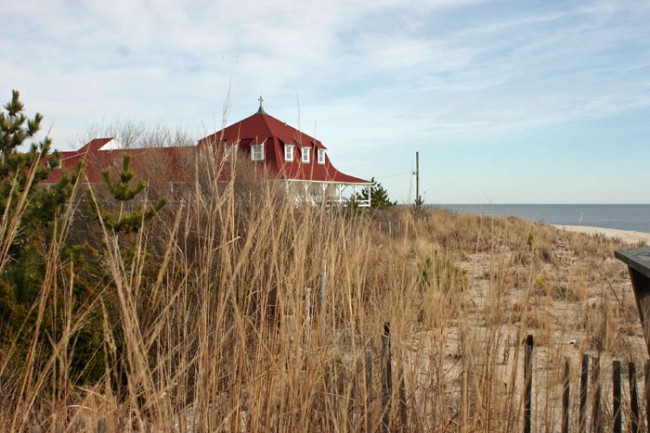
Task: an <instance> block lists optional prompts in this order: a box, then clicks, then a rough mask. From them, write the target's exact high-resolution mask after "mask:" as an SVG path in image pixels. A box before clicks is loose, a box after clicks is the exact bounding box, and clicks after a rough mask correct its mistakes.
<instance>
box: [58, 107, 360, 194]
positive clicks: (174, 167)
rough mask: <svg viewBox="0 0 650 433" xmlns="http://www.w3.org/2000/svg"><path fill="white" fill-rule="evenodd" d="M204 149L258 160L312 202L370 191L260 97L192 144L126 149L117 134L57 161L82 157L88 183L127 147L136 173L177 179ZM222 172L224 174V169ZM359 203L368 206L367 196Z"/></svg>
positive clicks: (187, 178) (187, 176)
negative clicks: (241, 115)
mask: <svg viewBox="0 0 650 433" xmlns="http://www.w3.org/2000/svg"><path fill="white" fill-rule="evenodd" d="M203 150H216V151H217V152H215V154H217V155H221V157H222V158H225V159H232V157H233V156H235V155H237V157H238V158H247V159H249V160H250V161H251V162H252V163H253V164H259V165H260V169H261V170H260V171H262V172H263V173H264V175H265V177H266V178H268V179H269V180H272V181H281V182H284V183H285V184H286V187H287V190H288V191H290V192H291V193H292V194H295V195H296V196H297V197H303V198H306V199H308V200H309V201H312V202H319V201H321V200H327V201H328V202H330V203H338V204H346V203H347V202H348V201H349V198H350V197H352V196H356V197H358V196H359V194H360V193H361V192H362V191H363V190H365V191H367V196H368V197H370V185H371V182H370V181H367V180H364V179H360V178H357V177H354V176H350V175H347V174H345V173H342V172H340V171H338V170H337V169H336V168H334V166H333V165H332V162H331V160H330V158H329V155H328V154H327V148H326V147H325V146H324V145H323V144H322V143H321V142H320V141H319V140H317V139H315V138H313V137H311V136H309V135H307V134H304V133H302V132H300V131H298V130H297V129H295V128H292V127H291V126H288V125H287V124H286V123H284V122H281V121H280V120H278V119H276V118H274V117H273V116H270V115H268V114H267V113H266V112H265V111H264V108H263V107H262V99H261V98H260V108H259V110H258V111H257V113H255V114H253V115H252V116H250V117H247V118H246V119H244V120H241V121H239V122H237V123H234V124H232V125H230V126H228V127H226V128H225V129H223V130H221V131H217V132H215V133H214V134H211V135H208V136H207V137H204V138H202V139H200V140H199V142H198V145H197V146H196V147H195V146H189V147H188V146H185V147H155V148H129V149H124V148H122V147H121V146H120V144H119V143H118V142H117V141H116V140H115V139H112V138H98V139H94V140H92V141H90V142H89V143H87V144H86V145H85V146H83V147H82V148H81V149H79V150H77V151H73V152H61V165H62V169H70V168H73V167H75V166H76V165H77V164H78V162H79V161H81V160H83V161H85V164H86V177H87V179H88V183H91V184H97V183H103V178H102V176H101V172H102V171H103V170H105V169H106V168H110V167H115V168H117V169H119V167H121V163H122V157H123V155H124V154H126V153H128V154H129V155H131V161H132V164H131V166H132V168H133V169H134V170H135V171H136V173H138V175H139V176H140V177H142V178H145V179H148V178H150V177H157V178H161V176H162V177H164V178H166V179H167V181H168V182H169V183H174V184H178V183H184V182H191V181H192V180H193V177H192V176H194V160H195V158H196V157H197V156H201V155H205V153H204V152H202V151H203ZM165 169H166V172H161V170H165ZM60 175H61V174H60V171H58V170H57V171H55V172H54V173H53V174H52V176H51V177H50V178H49V179H48V182H49V183H53V182H56V181H57V180H58V179H59V177H60ZM222 176H223V177H224V180H226V177H227V173H226V171H225V170H224V171H223V172H222ZM359 205H360V206H369V205H370V199H368V200H362V201H361V202H360V203H359Z"/></svg>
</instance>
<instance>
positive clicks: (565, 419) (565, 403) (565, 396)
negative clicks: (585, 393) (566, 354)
mask: <svg viewBox="0 0 650 433" xmlns="http://www.w3.org/2000/svg"><path fill="white" fill-rule="evenodd" d="M570 375H571V363H570V361H569V358H565V359H564V378H563V381H564V390H563V392H562V433H569V403H570V401H571V380H570V377H571V376H570Z"/></svg>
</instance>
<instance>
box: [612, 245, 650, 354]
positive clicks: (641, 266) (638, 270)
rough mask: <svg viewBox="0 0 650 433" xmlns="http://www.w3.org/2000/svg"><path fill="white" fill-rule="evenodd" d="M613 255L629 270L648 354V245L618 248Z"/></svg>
mask: <svg viewBox="0 0 650 433" xmlns="http://www.w3.org/2000/svg"><path fill="white" fill-rule="evenodd" d="M614 255H615V256H616V258H617V259H619V260H621V261H622V262H623V263H625V264H626V265H627V267H628V269H629V271H630V278H631V280H632V288H633V289H634V297H635V298H636V305H637V307H638V308H639V315H640V316H641V325H642V326H643V335H644V337H645V344H646V347H647V349H648V355H650V247H643V248H635V249H631V250H618V251H615V252H614Z"/></svg>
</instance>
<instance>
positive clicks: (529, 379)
mask: <svg viewBox="0 0 650 433" xmlns="http://www.w3.org/2000/svg"><path fill="white" fill-rule="evenodd" d="M534 344H535V343H534V339H533V336H532V335H528V336H527V337H526V352H525V354H524V384H525V385H524V386H525V389H524V433H530V432H531V429H532V411H533V408H532V402H533V346H534Z"/></svg>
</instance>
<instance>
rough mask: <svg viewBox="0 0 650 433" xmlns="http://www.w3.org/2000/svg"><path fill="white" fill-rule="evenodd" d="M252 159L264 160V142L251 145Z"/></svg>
mask: <svg viewBox="0 0 650 433" xmlns="http://www.w3.org/2000/svg"><path fill="white" fill-rule="evenodd" d="M251 161H264V144H252V145H251Z"/></svg>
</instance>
